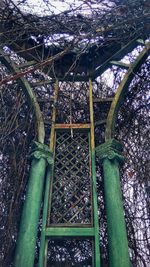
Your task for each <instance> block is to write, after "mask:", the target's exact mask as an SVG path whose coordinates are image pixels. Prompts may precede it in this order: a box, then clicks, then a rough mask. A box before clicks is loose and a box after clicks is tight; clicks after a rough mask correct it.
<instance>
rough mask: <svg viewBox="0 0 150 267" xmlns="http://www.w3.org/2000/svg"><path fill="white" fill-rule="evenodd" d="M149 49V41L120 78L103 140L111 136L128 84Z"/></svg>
mask: <svg viewBox="0 0 150 267" xmlns="http://www.w3.org/2000/svg"><path fill="white" fill-rule="evenodd" d="M149 51H150V42H149V43H147V44H146V45H145V48H144V49H143V50H142V52H141V53H140V55H139V56H138V57H137V59H136V60H135V61H134V63H133V64H132V65H131V66H130V68H129V70H128V71H127V73H126V74H125V77H124V79H123V80H122V82H121V83H120V85H119V87H118V89H117V92H116V95H115V97H114V99H113V101H112V104H111V107H110V110H109V113H108V117H107V122H106V131H105V140H109V139H111V138H112V137H113V134H114V128H115V123H116V119H117V116H118V111H119V109H120V107H121V104H122V103H123V100H124V98H125V95H126V93H127V89H128V87H129V84H130V83H131V81H132V79H133V78H134V76H135V73H137V72H138V70H139V69H140V67H141V65H142V64H143V62H144V61H145V59H146V58H147V57H148V55H149Z"/></svg>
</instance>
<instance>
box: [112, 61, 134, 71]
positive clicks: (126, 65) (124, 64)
mask: <svg viewBox="0 0 150 267" xmlns="http://www.w3.org/2000/svg"><path fill="white" fill-rule="evenodd" d="M110 64H111V65H114V66H118V67H120V68H123V69H128V68H129V67H130V64H126V63H124V62H122V61H115V60H112V61H110Z"/></svg>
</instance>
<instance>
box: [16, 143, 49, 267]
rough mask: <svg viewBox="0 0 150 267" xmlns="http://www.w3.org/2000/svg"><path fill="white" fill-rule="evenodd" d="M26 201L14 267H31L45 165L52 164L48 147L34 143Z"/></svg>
mask: <svg viewBox="0 0 150 267" xmlns="http://www.w3.org/2000/svg"><path fill="white" fill-rule="evenodd" d="M31 158H33V159H32V164H31V170H30V175H29V181H28V187H27V193H26V199H25V203H24V207H23V213H22V218H21V223H20V231H19V236H18V240H17V247H16V252H15V261H14V266H15V267H33V265H34V254H35V246H36V238H37V228H38V223H39V215H40V208H41V200H42V193H43V185H44V178H45V170H46V164H47V163H49V164H52V154H51V152H50V151H49V149H48V147H47V146H45V145H43V144H39V143H37V142H35V143H34V147H33V151H32V153H31Z"/></svg>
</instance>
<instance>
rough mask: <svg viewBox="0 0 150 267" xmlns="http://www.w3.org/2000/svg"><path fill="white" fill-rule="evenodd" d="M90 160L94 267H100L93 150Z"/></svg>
mask: <svg viewBox="0 0 150 267" xmlns="http://www.w3.org/2000/svg"><path fill="white" fill-rule="evenodd" d="M91 159H92V183H93V209H94V214H93V215H94V241H95V242H94V257H95V265H94V267H100V266H101V264H100V237H99V219H98V205H97V186H96V167H95V149H93V150H92V151H91Z"/></svg>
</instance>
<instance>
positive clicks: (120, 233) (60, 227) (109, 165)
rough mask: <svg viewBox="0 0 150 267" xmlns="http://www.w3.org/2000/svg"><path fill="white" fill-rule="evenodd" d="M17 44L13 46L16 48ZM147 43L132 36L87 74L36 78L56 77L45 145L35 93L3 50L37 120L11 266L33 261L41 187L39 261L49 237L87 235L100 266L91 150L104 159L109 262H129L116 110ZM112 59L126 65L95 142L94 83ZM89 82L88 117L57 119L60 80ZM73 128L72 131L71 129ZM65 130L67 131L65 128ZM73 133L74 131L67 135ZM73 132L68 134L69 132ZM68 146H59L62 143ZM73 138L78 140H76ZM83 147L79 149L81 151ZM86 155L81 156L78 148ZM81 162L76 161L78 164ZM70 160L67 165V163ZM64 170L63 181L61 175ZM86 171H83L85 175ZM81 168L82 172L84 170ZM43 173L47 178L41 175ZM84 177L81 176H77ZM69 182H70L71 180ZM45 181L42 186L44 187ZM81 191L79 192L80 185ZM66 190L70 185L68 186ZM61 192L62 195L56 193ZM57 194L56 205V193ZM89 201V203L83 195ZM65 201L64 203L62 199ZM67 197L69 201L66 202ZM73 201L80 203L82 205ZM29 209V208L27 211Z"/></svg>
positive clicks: (124, 265)
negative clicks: (130, 58) (131, 57)
mask: <svg viewBox="0 0 150 267" xmlns="http://www.w3.org/2000/svg"><path fill="white" fill-rule="evenodd" d="M139 44H140V45H142V46H143V50H142V52H140V54H139V56H138V57H137V58H136V60H135V61H134V62H133V63H132V64H130V65H127V64H124V63H122V62H121V61H120V60H121V59H122V57H123V56H124V55H126V54H127V53H129V52H131V51H132V50H133V49H134V48H136V47H137V45H139ZM14 50H15V49H14ZM149 51H150V43H149V42H145V41H143V40H141V39H137V38H136V39H134V40H132V41H131V42H130V43H128V44H126V45H125V46H124V47H123V48H121V49H120V50H119V51H117V52H115V53H114V54H112V55H111V57H109V58H107V59H106V60H105V61H104V62H103V63H102V64H101V65H99V66H96V68H95V69H94V70H92V72H91V70H88V71H87V73H88V74H87V75H82V74H78V75H75V76H74V75H72V74H67V75H66V76H65V78H64V76H63V77H62V76H59V77H57V79H56V78H54V77H52V79H51V80H45V81H44V82H41V83H40V84H47V83H54V84H55V85H54V86H55V96H54V100H53V101H54V103H53V112H52V126H51V134H50V143H49V147H48V146H47V145H45V126H44V120H43V116H42V113H41V110H40V106H39V104H38V100H37V99H36V96H35V94H34V91H33V88H32V85H31V84H30V83H29V81H28V80H27V79H26V78H24V76H23V73H22V74H21V75H20V76H17V74H19V73H20V72H21V71H22V69H21V70H20V69H19V66H17V65H16V64H15V63H14V62H13V60H11V59H10V57H9V56H8V55H6V54H4V52H3V51H2V50H1V51H0V53H1V61H2V63H3V64H4V65H5V66H6V67H7V68H8V69H9V70H10V71H11V73H12V74H13V77H16V78H18V82H19V83H20V84H21V87H22V89H23V90H24V93H25V94H26V95H27V97H28V99H29V102H30V105H31V106H33V108H34V112H35V116H36V121H37V132H38V134H37V142H34V145H33V149H32V153H31V158H32V164H31V170H30V177H29V182H28V189H27V194H26V200H25V204H24V207H23V213H22V220H21V224H20V232H19V237H18V241H17V248H16V253H15V267H33V266H34V253H35V246H36V238H37V226H38V222H39V215H40V206H41V202H42V194H43V191H45V197H44V207H43V219H42V232H41V245H40V256H39V265H38V266H39V267H44V266H46V264H47V248H48V240H49V239H51V238H59V239H60V238H62V239H63V238H66V237H69V238H83V239H86V238H90V240H91V242H92V247H93V250H92V251H93V253H92V254H93V256H92V263H91V266H92V267H100V266H101V263H100V251H99V231H100V230H99V225H98V207H97V193H96V175H95V153H96V154H97V156H98V157H99V158H100V160H101V161H102V164H103V172H104V190H105V201H106V213H107V228H108V246H109V266H110V267H118V266H119V267H130V266H131V265H130V260H129V253H128V241H127V234H126V226H125V220H124V211H123V204H122V196H121V189H120V180H119V165H120V164H121V163H122V162H123V160H124V158H123V156H122V150H123V148H122V145H121V144H120V143H119V142H118V141H117V140H115V139H114V132H115V124H116V119H117V116H118V112H119V110H120V107H121V106H122V103H123V101H124V98H125V94H126V93H127V91H128V87H129V85H130V83H131V81H132V79H133V78H134V75H135V73H137V72H138V70H139V69H140V67H141V65H142V64H143V62H144V61H145V60H146V58H147V57H148V55H149ZM36 64H37V62H35V61H33V60H32V61H30V60H29V61H27V63H26V64H25V66H24V67H25V68H26V67H30V68H32V66H36ZM111 65H116V66H119V67H121V68H125V69H126V70H127V72H126V74H125V76H124V78H123V80H122V81H121V83H120V85H119V87H118V89H117V91H116V94H115V96H114V98H113V99H112V102H111V106H110V110H109V113H108V116H107V122H106V128H105V143H104V144H101V145H100V146H98V147H96V149H95V142H94V117H93V94H92V90H93V88H92V83H93V81H94V80H95V79H96V78H97V77H98V76H99V75H100V74H102V73H103V72H104V71H105V70H106V69H107V68H108V67H109V66H111ZM62 80H65V81H71V82H72V83H74V82H79V83H80V82H81V81H83V82H88V88H87V91H88V95H89V103H87V105H89V110H90V120H89V121H88V122H87V123H81V124H76V123H73V122H72V121H70V122H69V123H67V124H66V123H62V122H61V123H59V122H58V121H57V120H56V117H57V102H58V99H59V83H60V82H61V81H62ZM72 131H73V132H72ZM68 133H69V134H68ZM71 135H72V136H71ZM71 137H72V138H71ZM64 143H65V147H67V151H64V150H63V144H64ZM75 144H76V145H75ZM80 149H83V151H80ZM81 152H82V153H84V156H85V157H87V158H88V161H87V162H82V161H83V159H82V158H81V154H82V153H81ZM78 163H79V164H78ZM67 164H68V165H67ZM63 173H64V176H65V178H64V181H63V180H61V177H62V176H63ZM85 173H86V175H85ZM83 174H84V175H83ZM45 177H46V180H45ZM81 179H82V182H80V180H81ZM62 183H65V186H66V185H67V184H68V185H69V184H70V186H72V187H73V189H70V190H72V191H70V192H72V193H71V196H70V197H68V195H66V193H65V192H63V193H62V190H63V189H64V185H63V186H62ZM71 183H73V184H72V185H71ZM44 184H45V187H44ZM86 186H87V189H86V190H85V195H84V194H83V191H84V188H85V187H86ZM68 190H69V189H68ZM60 192H61V194H60V196H59V193H60ZM56 197H58V202H59V201H60V204H59V206H57V205H56V202H55V198H56ZM84 197H85V198H87V199H88V202H89V203H90V204H89V206H88V208H87V205H85V204H84V202H83V198H84ZM66 199H67V201H68V203H67V204H68V206H67V207H66V209H65V208H64V205H65V204H66V202H65V201H66ZM69 201H70V202H69ZM76 203H81V206H80V210H77V209H76V207H77V208H79V207H78V206H76ZM31 211H32V212H31Z"/></svg>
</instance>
